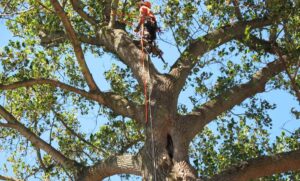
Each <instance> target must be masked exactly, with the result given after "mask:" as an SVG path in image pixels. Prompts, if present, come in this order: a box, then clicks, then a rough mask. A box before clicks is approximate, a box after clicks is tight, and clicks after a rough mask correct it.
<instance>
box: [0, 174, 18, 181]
mask: <svg viewBox="0 0 300 181" xmlns="http://www.w3.org/2000/svg"><path fill="white" fill-rule="evenodd" d="M0 180H4V181H21V180H19V179H15V178H12V177H7V176H4V175H0Z"/></svg>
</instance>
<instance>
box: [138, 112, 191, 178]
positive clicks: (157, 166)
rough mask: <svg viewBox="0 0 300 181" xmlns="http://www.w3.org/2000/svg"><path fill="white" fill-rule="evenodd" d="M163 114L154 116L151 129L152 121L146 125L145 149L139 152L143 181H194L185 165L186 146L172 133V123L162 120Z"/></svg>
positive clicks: (167, 118) (176, 131)
mask: <svg viewBox="0 0 300 181" xmlns="http://www.w3.org/2000/svg"><path fill="white" fill-rule="evenodd" d="M163 112H164V111H163V109H160V110H158V111H157V112H156V113H157V116H154V119H153V120H152V129H151V122H150V121H151V120H149V122H148V124H147V128H146V141H145V146H144V148H143V149H142V151H141V155H142V162H143V166H142V170H143V180H145V181H148V180H149V181H152V180H157V181H164V180H168V181H171V180H186V181H189V180H197V179H196V178H197V174H196V172H195V170H194V169H193V167H192V166H191V165H190V164H189V161H188V148H189V143H188V142H187V141H186V139H184V138H183V137H182V134H181V133H180V131H179V130H177V129H175V125H174V124H173V123H174V122H175V121H174V120H173V119H170V117H166V116H165V117H162V115H168V114H163ZM162 118H163V119H162ZM158 120H159V121H158ZM152 145H154V147H153V146H152Z"/></svg>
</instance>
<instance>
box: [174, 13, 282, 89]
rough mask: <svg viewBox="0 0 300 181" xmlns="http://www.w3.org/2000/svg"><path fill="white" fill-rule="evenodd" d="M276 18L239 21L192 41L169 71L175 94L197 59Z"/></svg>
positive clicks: (270, 22) (268, 23)
mask: <svg viewBox="0 0 300 181" xmlns="http://www.w3.org/2000/svg"><path fill="white" fill-rule="evenodd" d="M276 20H277V18H276V17H273V18H272V19H270V18H267V17H265V18H259V19H253V20H250V21H241V22H237V23H234V24H232V25H230V26H224V27H222V28H220V29H217V30H215V31H213V32H211V33H209V34H207V35H205V36H203V37H200V38H198V39H197V40H195V41H193V42H192V43H191V44H190V45H189V46H188V47H187V48H186V50H185V51H184V52H183V54H182V56H181V57H180V58H179V59H178V60H177V61H176V63H175V64H174V65H173V66H172V68H171V70H170V75H171V76H172V77H174V78H175V80H176V86H175V89H176V91H177V92H179V91H180V90H181V88H182V87H183V86H184V84H185V80H186V78H187V77H188V75H189V74H190V71H191V70H192V68H193V67H194V66H195V65H196V64H197V59H198V58H199V57H200V56H202V55H204V54H205V53H207V52H209V51H211V50H213V49H215V48H217V47H218V46H220V45H223V44H224V43H227V42H229V41H231V40H233V39H236V38H238V37H241V36H243V35H244V34H245V30H246V28H250V29H255V28H261V27H264V26H267V25H270V24H272V23H273V22H274V21H276Z"/></svg>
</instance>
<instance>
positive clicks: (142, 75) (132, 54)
mask: <svg viewBox="0 0 300 181" xmlns="http://www.w3.org/2000/svg"><path fill="white" fill-rule="evenodd" d="M98 40H99V42H100V43H101V44H102V45H104V48H105V49H107V50H108V51H110V52H112V53H114V54H115V55H117V56H118V58H119V59H120V60H121V61H122V62H123V63H124V64H126V65H127V66H129V67H130V68H131V70H132V73H133V75H134V76H135V77H136V78H137V80H138V82H139V84H140V85H143V83H144V80H147V82H148V83H153V82H154V81H159V80H161V79H162V78H163V75H161V74H159V72H158V71H157V70H156V68H155V66H154V65H153V64H152V62H151V60H150V57H149V56H148V54H146V53H142V51H141V49H140V48H138V47H137V46H136V45H135V44H134V42H133V41H132V39H131V38H130V37H129V36H128V34H127V33H126V32H125V31H123V30H121V29H111V28H102V29H101V30H100V31H99V32H98ZM148 73H150V75H151V80H149V74H148Z"/></svg>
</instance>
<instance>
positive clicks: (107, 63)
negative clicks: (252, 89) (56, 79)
mask: <svg viewBox="0 0 300 181" xmlns="http://www.w3.org/2000/svg"><path fill="white" fill-rule="evenodd" d="M161 36H164V35H161ZM12 38H13V37H12V34H11V33H10V32H9V31H8V30H7V29H6V28H5V26H4V21H0V47H3V46H4V45H6V44H7V42H8V40H10V39H12ZM159 45H160V47H161V49H162V50H163V51H164V58H165V59H166V60H167V61H168V62H169V65H171V64H172V63H173V62H174V61H175V60H176V57H177V56H178V53H174V52H175V51H174V48H173V47H171V46H170V45H168V44H166V43H163V42H161V41H159ZM86 60H87V64H88V66H89V68H90V70H91V73H92V74H93V77H94V78H95V80H96V82H97V84H98V85H99V86H100V87H101V89H102V90H108V89H109V85H108V83H107V82H106V81H105V80H104V76H103V72H104V71H105V70H109V68H110V67H111V63H112V62H115V63H117V62H116V61H115V60H114V59H113V58H112V57H111V56H104V57H101V58H100V59H96V58H94V57H93V56H92V55H87V57H86ZM154 63H155V65H156V66H157V67H158V69H159V70H160V71H163V72H166V71H167V70H168V69H167V70H164V69H163V66H162V65H163V64H162V63H161V61H160V60H159V59H155V60H154ZM191 92H192V89H191V88H188V89H187V90H186V91H185V92H183V93H182V94H181V96H180V100H179V102H184V103H186V102H189V101H188V100H189V99H188V96H190V95H191ZM258 96H259V97H263V98H264V99H267V100H269V101H270V102H271V103H275V104H277V108H276V109H275V110H272V111H270V115H271V117H272V119H273V130H272V132H271V133H272V134H271V139H274V138H275V136H276V135H279V134H280V132H281V131H282V130H283V129H282V127H283V126H284V129H287V130H290V131H293V130H295V129H296V128H298V127H299V126H300V121H299V120H295V118H294V117H293V116H292V115H291V113H290V109H291V107H299V105H298V104H297V102H296V101H295V98H294V97H292V96H291V95H289V94H288V93H286V92H284V91H278V90H276V91H270V92H267V93H262V94H259V95H258ZM189 105H191V104H190V103H189ZM102 123H103V122H102ZM95 126H97V125H96V123H95V122H93V123H92V124H82V129H83V130H84V131H86V132H92V131H93V130H95V129H94V128H95ZM98 126H99V124H98ZM0 144H1V143H0ZM6 156H7V153H5V152H4V151H3V150H0V165H2V163H3V162H5V157H6ZM0 174H4V175H8V176H13V175H12V172H9V173H3V172H2V171H1V170H0ZM110 180H112V181H117V180H120V179H118V178H117V177H112V178H111V179H110Z"/></svg>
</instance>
